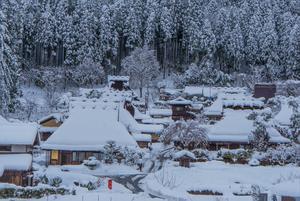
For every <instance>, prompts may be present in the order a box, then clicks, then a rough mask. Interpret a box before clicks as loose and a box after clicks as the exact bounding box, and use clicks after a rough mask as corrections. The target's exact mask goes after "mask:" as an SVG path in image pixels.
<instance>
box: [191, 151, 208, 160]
mask: <svg viewBox="0 0 300 201" xmlns="http://www.w3.org/2000/svg"><path fill="white" fill-rule="evenodd" d="M192 152H193V154H194V155H195V157H196V158H197V160H200V161H207V160H209V152H208V151H207V150H205V149H194V150H193V151H192Z"/></svg>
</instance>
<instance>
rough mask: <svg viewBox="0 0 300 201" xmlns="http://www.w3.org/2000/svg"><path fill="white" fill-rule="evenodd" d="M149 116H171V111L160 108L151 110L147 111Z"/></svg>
mask: <svg viewBox="0 0 300 201" xmlns="http://www.w3.org/2000/svg"><path fill="white" fill-rule="evenodd" d="M149 114H150V115H152V116H166V117H169V116H172V110H171V109H160V108H151V109H150V110H149Z"/></svg>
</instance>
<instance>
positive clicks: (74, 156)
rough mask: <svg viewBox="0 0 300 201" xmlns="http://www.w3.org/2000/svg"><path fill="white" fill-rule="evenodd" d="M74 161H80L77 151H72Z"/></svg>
mask: <svg viewBox="0 0 300 201" xmlns="http://www.w3.org/2000/svg"><path fill="white" fill-rule="evenodd" d="M72 161H78V154H77V152H72Z"/></svg>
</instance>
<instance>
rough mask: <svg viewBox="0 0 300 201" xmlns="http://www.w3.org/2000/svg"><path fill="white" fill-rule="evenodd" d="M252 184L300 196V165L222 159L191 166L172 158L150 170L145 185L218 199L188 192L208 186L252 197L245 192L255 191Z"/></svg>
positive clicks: (168, 194) (158, 191)
mask: <svg viewBox="0 0 300 201" xmlns="http://www.w3.org/2000/svg"><path fill="white" fill-rule="evenodd" d="M252 185H258V186H259V187H260V189H261V191H262V192H265V191H268V192H271V193H274V194H277V195H285V194H288V195H291V193H292V194H293V195H298V196H300V169H299V167H294V166H284V167H281V166H268V167H262V166H258V167H251V166H248V165H232V164H225V163H223V162H220V161H211V162H205V163H193V164H192V167H191V168H183V167H178V163H176V162H168V163H166V164H165V166H164V168H163V169H162V170H160V171H158V172H156V173H151V174H149V175H148V176H147V177H146V178H145V181H144V188H145V189H146V190H147V191H149V192H151V193H152V194H155V195H159V196H162V197H165V198H176V197H177V198H182V200H215V199H216V198H217V197H219V196H203V195H191V194H189V193H188V192H187V191H204V190H208V191H212V192H219V193H222V194H223V196H221V197H222V198H228V200H230V201H231V200H240V201H244V200H245V201H246V200H251V197H250V196H245V195H247V194H250V193H251V186H252ZM234 194H242V195H244V196H234ZM208 197H210V199H209V198H208Z"/></svg>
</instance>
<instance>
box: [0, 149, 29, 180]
mask: <svg viewBox="0 0 300 201" xmlns="http://www.w3.org/2000/svg"><path fill="white" fill-rule="evenodd" d="M31 165H32V155H31V154H0V173H1V166H2V171H3V169H4V170H18V171H27V170H30V169H31ZM2 173H3V172H2ZM0 176H1V174H0Z"/></svg>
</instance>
